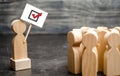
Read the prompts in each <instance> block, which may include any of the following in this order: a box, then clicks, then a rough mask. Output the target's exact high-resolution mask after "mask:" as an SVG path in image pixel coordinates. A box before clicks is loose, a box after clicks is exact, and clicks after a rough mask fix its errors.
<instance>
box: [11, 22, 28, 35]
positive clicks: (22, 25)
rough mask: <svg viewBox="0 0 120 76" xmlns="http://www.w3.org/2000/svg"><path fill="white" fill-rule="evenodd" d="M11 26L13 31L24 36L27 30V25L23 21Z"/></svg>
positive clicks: (13, 23)
mask: <svg viewBox="0 0 120 76" xmlns="http://www.w3.org/2000/svg"><path fill="white" fill-rule="evenodd" d="M11 25H12V26H11V27H12V30H13V31H14V32H15V33H17V34H23V33H24V32H25V30H26V24H25V23H24V22H23V21H21V20H14V21H13V22H12V24H11Z"/></svg>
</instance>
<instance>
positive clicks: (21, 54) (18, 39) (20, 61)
mask: <svg viewBox="0 0 120 76" xmlns="http://www.w3.org/2000/svg"><path fill="white" fill-rule="evenodd" d="M11 25H12V30H13V31H14V32H15V33H16V36H15V37H14V38H13V40H12V46H13V52H12V58H11V67H12V68H13V69H14V70H23V69H28V68H31V60H30V59H29V58H28V55H27V43H26V41H25V37H24V35H23V33H24V32H25V30H26V24H25V23H24V22H22V21H20V20H14V21H13V22H12V24H11Z"/></svg>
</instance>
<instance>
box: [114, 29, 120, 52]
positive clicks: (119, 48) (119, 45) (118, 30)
mask: <svg viewBox="0 0 120 76" xmlns="http://www.w3.org/2000/svg"><path fill="white" fill-rule="evenodd" d="M114 29H117V30H118V31H119V35H120V27H115V28H114ZM118 48H119V50H120V45H119V47H118Z"/></svg>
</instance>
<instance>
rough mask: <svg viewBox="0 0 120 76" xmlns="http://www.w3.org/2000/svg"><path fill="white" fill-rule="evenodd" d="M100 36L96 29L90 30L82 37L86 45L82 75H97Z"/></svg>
mask: <svg viewBox="0 0 120 76" xmlns="http://www.w3.org/2000/svg"><path fill="white" fill-rule="evenodd" d="M97 40H98V36H97V33H96V32H95V31H92V30H91V31H88V32H87V33H86V34H85V35H84V36H83V39H82V43H83V44H84V46H85V47H86V49H85V51H84V53H83V56H82V76H97V69H98V68H97V67H98V66H97V65H98V54H97V49H96V44H97Z"/></svg>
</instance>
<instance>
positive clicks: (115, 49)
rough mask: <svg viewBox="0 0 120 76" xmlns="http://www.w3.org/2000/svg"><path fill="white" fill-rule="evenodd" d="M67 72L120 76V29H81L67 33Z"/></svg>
mask: <svg viewBox="0 0 120 76" xmlns="http://www.w3.org/2000/svg"><path fill="white" fill-rule="evenodd" d="M67 40H68V43H69V47H68V70H69V72H71V73H73V74H80V73H81V74H82V76H97V72H103V73H104V74H105V75H106V76H120V27H115V28H107V27H97V28H90V27H81V28H80V29H73V30H72V31H70V32H68V34H67Z"/></svg>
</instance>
